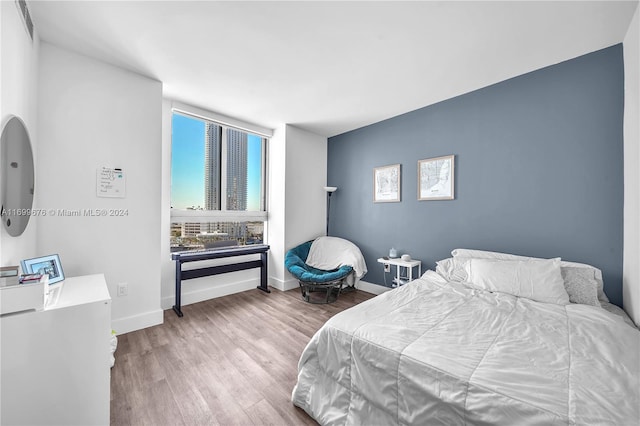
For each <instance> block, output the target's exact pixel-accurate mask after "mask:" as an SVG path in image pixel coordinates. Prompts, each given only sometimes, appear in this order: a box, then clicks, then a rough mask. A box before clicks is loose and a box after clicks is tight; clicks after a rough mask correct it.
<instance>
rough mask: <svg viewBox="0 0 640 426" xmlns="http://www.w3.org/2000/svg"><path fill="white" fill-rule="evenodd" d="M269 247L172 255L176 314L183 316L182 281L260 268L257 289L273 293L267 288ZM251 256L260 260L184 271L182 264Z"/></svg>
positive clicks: (264, 245)
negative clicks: (255, 255)
mask: <svg viewBox="0 0 640 426" xmlns="http://www.w3.org/2000/svg"><path fill="white" fill-rule="evenodd" d="M268 251H269V246H268V245H266V244H260V245H252V246H242V247H232V248H225V249H215V250H198V251H184V252H178V253H172V254H171V260H173V261H175V262H176V304H175V305H173V310H174V312H175V313H176V314H177V315H178V316H179V317H181V316H183V315H184V314H183V313H182V306H181V296H182V281H183V280H190V279H192V278H200V277H207V276H210V275H218V274H225V273H227V272H235V271H243V270H245V269H252V268H260V285H259V286H258V287H257V288H258V289H259V290H262V291H264V292H267V293H271V290H269V287H268V286H267V252H268ZM249 254H260V260H250V261H246V262H236V263H229V264H226V265H219V266H209V267H206V268H198V269H190V270H187V271H183V270H182V264H183V263H186V262H197V261H201V260H211V259H222V258H226V257H236V256H245V255H249Z"/></svg>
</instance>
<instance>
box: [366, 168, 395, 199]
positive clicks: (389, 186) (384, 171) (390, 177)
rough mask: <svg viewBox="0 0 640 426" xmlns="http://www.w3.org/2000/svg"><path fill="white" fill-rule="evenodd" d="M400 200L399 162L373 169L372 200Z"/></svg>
mask: <svg viewBox="0 0 640 426" xmlns="http://www.w3.org/2000/svg"><path fill="white" fill-rule="evenodd" d="M398 201H400V164H393V165H391V166H383V167H376V168H375V169H373V202H374V203H393V202H398Z"/></svg>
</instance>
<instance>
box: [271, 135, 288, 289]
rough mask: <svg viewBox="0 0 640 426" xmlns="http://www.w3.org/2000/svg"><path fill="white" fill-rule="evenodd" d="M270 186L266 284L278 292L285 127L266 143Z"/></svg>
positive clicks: (281, 259)
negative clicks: (267, 144)
mask: <svg viewBox="0 0 640 426" xmlns="http://www.w3.org/2000/svg"><path fill="white" fill-rule="evenodd" d="M268 148H269V150H268V154H267V155H268V159H269V167H268V174H269V183H268V187H267V190H268V202H267V208H268V209H269V220H268V223H267V242H268V244H269V246H270V247H271V249H270V251H269V285H270V286H272V287H275V288H278V289H280V290H283V289H284V288H285V269H284V253H285V251H286V250H285V232H286V203H285V201H286V200H285V189H286V183H287V175H286V170H287V126H286V125H281V126H279V127H278V128H276V129H274V132H273V136H272V137H271V139H270V140H269V147H268Z"/></svg>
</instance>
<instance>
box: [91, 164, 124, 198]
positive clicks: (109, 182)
mask: <svg viewBox="0 0 640 426" xmlns="http://www.w3.org/2000/svg"><path fill="white" fill-rule="evenodd" d="M125 180H126V179H125V177H124V170H122V169H119V168H112V167H99V168H98V169H97V170H96V192H97V195H98V197H108V198H124V197H125Z"/></svg>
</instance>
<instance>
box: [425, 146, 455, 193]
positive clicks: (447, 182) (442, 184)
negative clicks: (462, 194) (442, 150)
mask: <svg viewBox="0 0 640 426" xmlns="http://www.w3.org/2000/svg"><path fill="white" fill-rule="evenodd" d="M454 157H455V156H454V155H447V156H445V157H437V158H427V159H426V160H420V161H418V200H453V199H454V198H455V194H454V184H453V183H454V182H453V178H454V170H453V167H454V163H455V162H454Z"/></svg>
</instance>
